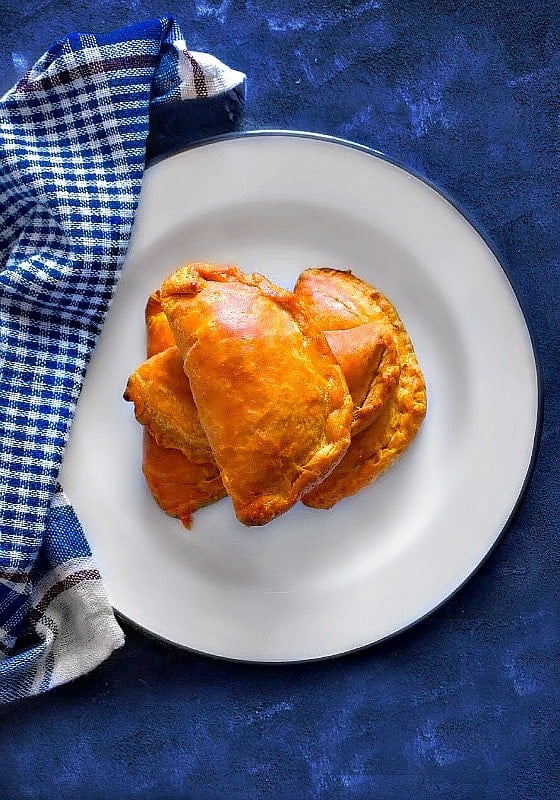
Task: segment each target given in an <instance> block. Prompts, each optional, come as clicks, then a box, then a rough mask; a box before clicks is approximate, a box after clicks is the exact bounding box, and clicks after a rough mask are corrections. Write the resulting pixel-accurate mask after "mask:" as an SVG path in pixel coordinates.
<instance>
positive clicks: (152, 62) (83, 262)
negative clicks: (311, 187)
mask: <svg viewBox="0 0 560 800" xmlns="http://www.w3.org/2000/svg"><path fill="white" fill-rule="evenodd" d="M243 93H244V76H243V75H242V74H241V73H239V72H236V71H234V70H230V69H229V68H228V67H226V66H225V65H224V64H221V63H220V62H219V61H217V60H216V59H215V58H213V57H211V56H208V55H205V54H200V53H198V54H194V53H190V52H188V51H187V49H186V45H185V42H184V41H183V38H182V34H181V32H180V30H179V28H178V26H177V24H176V23H175V21H174V20H173V19H172V18H171V17H165V18H162V19H155V20H150V21H147V22H144V23H140V24H138V25H134V26H131V27H128V28H124V29H122V30H118V31H115V32H113V33H110V34H104V35H91V34H71V35H70V36H68V37H66V38H64V39H63V40H61V41H59V42H58V43H57V44H55V45H54V46H53V47H52V48H51V49H50V50H49V51H48V52H47V53H46V54H45V55H44V56H43V57H42V58H41V59H40V60H39V61H38V62H37V64H36V65H35V66H34V67H33V68H32V69H31V70H30V72H29V73H28V74H27V75H26V76H25V77H24V78H23V79H22V80H21V81H20V82H19V83H18V84H17V85H16V86H15V87H14V88H13V89H11V90H10V91H9V92H8V93H7V94H6V95H5V96H4V97H3V98H2V99H1V100H0V220H1V225H0V398H1V402H0V702H2V701H4V702H7V701H10V700H14V699H18V698H21V697H26V696H29V695H33V694H36V693H39V692H42V691H45V690H46V689H49V688H50V687H52V686H55V685H57V684H60V683H63V682H65V681H68V680H70V679H72V678H75V677H77V676H78V675H81V674H84V673H85V672H87V671H89V670H91V669H93V668H94V667H95V666H97V665H98V664H99V663H100V662H101V661H102V660H103V659H105V658H106V657H107V656H108V655H109V654H110V653H111V652H112V651H113V650H115V649H116V648H118V647H120V646H121V645H122V644H123V634H122V631H121V629H120V628H119V626H118V625H117V623H116V621H115V618H114V616H113V613H112V609H111V607H110V604H109V602H108V599H107V596H106V594H105V591H104V587H103V583H102V580H101V578H100V575H99V572H98V571H97V568H96V566H95V564H94V562H93V560H92V557H91V553H90V550H89V547H88V545H87V542H86V540H85V537H84V534H83V531H82V529H81V528H80V524H79V522H78V520H77V519H76V516H75V515H74V512H73V510H72V508H71V506H70V505H69V504H68V502H67V501H66V499H65V497H64V494H63V493H62V491H61V490H60V488H59V487H58V486H57V475H58V472H59V468H60V464H61V461H62V455H63V451H64V445H65V442H66V438H67V434H68V430H69V426H70V424H71V421H72V417H73V414H74V409H75V404H76V401H77V398H78V395H79V392H80V388H81V384H82V381H83V378H84V374H85V370H86V367H87V363H88V358H89V355H90V353H91V350H92V348H93V346H94V344H95V342H96V340H97V337H98V335H99V333H100V330H101V327H102V325H103V321H104V318H105V315H106V312H107V309H108V305H109V303H110V301H111V297H112V295H113V291H114V288H115V285H116V282H117V280H118V277H119V272H120V268H121V266H122V263H123V260H124V258H125V255H126V251H127V246H128V242H129V238H130V233H131V227H132V223H133V217H134V212H135V209H136V206H137V202H138V198H139V193H140V186H141V181H142V175H143V171H144V167H145V163H146V157H147V155H148V157H150V158H153V157H157V156H158V155H162V154H163V153H164V152H166V151H169V150H170V149H174V148H176V147H178V146H179V145H181V146H184V145H186V144H188V143H190V142H192V141H193V140H194V139H196V138H202V137H204V136H206V135H211V134H216V133H223V132H226V131H228V130H232V129H233V128H234V127H235V126H236V124H237V122H238V120H239V117H240V110H241V108H242V104H243ZM191 109H192V112H191ZM167 110H169V115H167ZM148 132H149V137H148Z"/></svg>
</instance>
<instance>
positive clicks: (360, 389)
mask: <svg viewBox="0 0 560 800" xmlns="http://www.w3.org/2000/svg"><path fill="white" fill-rule="evenodd" d="M162 295H163V298H162ZM145 321H146V331H147V354H148V356H149V357H148V360H147V361H145V362H144V363H143V364H141V365H140V366H139V367H138V368H137V370H135V372H134V373H133V374H132V375H131V376H130V378H129V381H128V384H127V388H126V391H125V399H127V400H131V401H132V402H133V403H134V410H135V415H136V417H137V419H138V421H139V422H140V423H141V424H142V425H144V446H143V461H142V468H143V472H144V475H145V478H146V482H147V484H148V487H149V488H150V491H151V492H152V495H153V497H154V499H155V500H156V502H157V503H158V504H159V505H160V507H161V508H162V509H163V510H164V511H165V512H167V513H168V514H170V515H172V516H176V517H178V518H179V519H181V521H182V522H183V524H184V525H185V526H186V527H190V525H191V521H192V514H193V512H194V511H196V510H197V509H198V508H200V507H202V506H204V505H207V504H209V503H212V502H214V501H215V500H218V499H220V498H222V497H224V496H225V495H226V494H227V493H229V494H230V495H231V498H232V501H233V504H234V509H235V511H236V513H237V515H238V517H239V519H240V520H241V521H242V522H244V523H245V524H248V525H257V524H264V523H265V522H267V521H268V520H269V519H272V518H273V517H274V516H277V515H278V514H280V513H283V511H285V510H287V509H288V508H289V507H290V506H291V505H293V503H294V502H295V501H296V500H297V499H298V497H301V499H302V501H303V502H304V503H305V504H306V505H308V506H312V507H316V508H330V507H331V506H332V505H334V504H335V503H336V502H338V501H339V500H340V499H342V498H343V497H346V496H348V495H351V494H354V493H355V492H357V491H358V490H359V489H361V488H363V487H364V486H366V485H367V484H368V483H370V482H371V481H373V480H375V478H377V477H378V476H379V475H380V474H381V473H382V472H383V471H384V470H386V469H387V468H388V467H389V466H390V465H391V464H392V463H393V462H394V461H395V459H396V458H397V457H398V456H399V455H400V453H402V452H403V451H404V450H405V449H406V447H407V446H408V445H409V444H410V442H411V441H412V439H413V438H414V436H415V435H416V432H417V430H418V428H419V426H420V424H421V422H422V419H423V417H424V414H425V411H426V391H425V385H424V379H423V376H422V373H421V371H420V367H419V365H418V361H417V359H416V356H415V354H414V349H413V347H412V343H411V341H410V338H409V336H408V334H407V333H406V331H405V329H404V326H403V324H402V322H401V320H400V318H399V316H398V314H397V312H396V309H395V308H394V306H393V305H392V304H391V303H390V301H389V300H388V299H387V298H386V297H385V296H384V295H382V294H381V293H380V292H379V291H377V290H376V289H374V287H372V286H370V285H369V284H367V283H365V282H364V281H362V280H360V279H359V278H357V277H356V276H354V275H352V274H351V273H350V272H342V271H339V270H333V269H308V270H306V271H305V272H303V273H302V274H301V276H300V278H299V280H298V282H297V284H296V287H295V289H294V292H293V293H290V292H286V291H285V290H283V289H280V288H279V287H277V286H274V284H271V283H270V282H269V281H267V280H266V279H265V278H263V277H262V276H258V275H253V276H247V275H244V273H242V272H241V271H240V270H238V269H237V268H236V267H234V266H230V265H225V266H223V265H222V266H217V265H210V264H189V265H186V266H185V267H183V268H181V269H179V270H177V271H176V272H175V273H173V274H172V275H171V276H170V277H169V278H168V279H167V281H165V282H164V286H163V287H162V291H160V290H158V291H156V292H154V293H153V294H152V295H151V296H150V297H149V299H148V302H147V305H146V315H145ZM170 321H171V324H170ZM320 330H322V331H323V333H324V338H323V337H322V336H321V333H320ZM325 343H326V344H327V345H328V347H327V348H326V349H325ZM303 356H305V357H303ZM333 358H334V362H333ZM336 365H338V367H339V368H340V371H339V370H337V369H333V367H335V366H336ZM340 373H342V376H343V377H342V378H341V374H340ZM333 376H334V377H333ZM192 377H194V385H195V387H196V389H195V394H196V395H197V397H198V398H200V399H199V400H197V399H195V395H194V394H193V390H192V387H191V380H192ZM326 379H327V383H328V382H329V381H330V387H327V383H325V380H326ZM333 381H334V382H333ZM321 392H322V394H321ZM198 403H200V404H201V408H202V413H200V411H199V406H198V405H197V404H198ZM349 408H350V412H349ZM349 413H350V416H349ZM205 419H206V423H205V422H204V420H205ZM321 431H322V432H321ZM349 434H350V436H351V441H350V443H349V444H348V442H349ZM337 437H338V438H337ZM215 448H216V449H217V451H218V457H219V458H220V461H221V465H220V466H219V465H218V463H217V460H216V458H215ZM222 465H223V466H222ZM223 473H224V474H223ZM224 483H225V484H226V485H224ZM226 486H227V491H226Z"/></svg>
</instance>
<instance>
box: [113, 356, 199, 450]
mask: <svg viewBox="0 0 560 800" xmlns="http://www.w3.org/2000/svg"><path fill="white" fill-rule="evenodd" d="M124 399H125V400H129V401H131V402H132V403H134V413H135V415H136V419H137V420H138V422H139V423H140V424H141V425H144V426H145V427H146V429H147V430H148V431H149V432H150V433H151V435H152V436H153V437H154V439H155V440H156V442H157V443H158V444H159V445H161V446H162V447H173V448H175V449H177V450H180V451H181V452H182V453H184V455H186V456H187V457H188V458H190V459H192V460H193V461H195V462H199V463H204V462H207V461H209V460H210V461H211V460H212V458H213V456H212V450H211V449H210V445H209V443H208V439H207V437H206V434H205V432H204V430H203V428H202V425H201V424H200V419H199V416H198V411H197V408H196V405H195V403H194V400H193V396H192V392H191V387H190V385H189V381H188V380H187V378H186V377H185V373H184V371H183V358H182V356H181V353H180V351H179V348H178V347H168V348H167V349H166V350H164V351H163V352H161V353H156V354H155V355H153V356H152V357H151V358H149V359H148V360H147V361H144V363H143V364H141V365H140V366H139V367H138V368H137V369H136V370H134V372H133V373H132V374H131V376H130V377H129V379H128V382H127V385H126V389H125V392H124Z"/></svg>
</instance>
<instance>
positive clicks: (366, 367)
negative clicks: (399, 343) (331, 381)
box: [325, 321, 400, 436]
mask: <svg viewBox="0 0 560 800" xmlns="http://www.w3.org/2000/svg"><path fill="white" fill-rule="evenodd" d="M325 336H326V339H327V342H328V343H329V347H330V348H331V350H332V352H333V354H334V356H335V358H336V360H337V361H338V363H339V364H340V366H341V367H342V372H343V373H344V377H345V378H346V382H347V384H348V389H349V391H350V394H351V395H352V400H353V401H354V414H353V417H352V428H351V433H352V436H355V435H356V434H357V433H359V432H360V431H362V430H363V429H364V428H366V427H367V426H368V425H370V424H371V423H372V422H373V420H374V419H375V418H376V417H377V416H378V414H379V413H380V411H381V409H382V408H383V405H384V403H385V401H386V400H387V398H388V397H389V395H390V394H391V392H392V391H393V389H394V388H395V386H396V385H397V382H398V380H399V374H400V366H399V362H398V355H397V348H396V346H395V343H394V341H393V335H392V332H391V330H390V329H389V327H388V326H387V325H385V324H382V323H380V322H379V321H376V322H366V323H365V324H364V325H357V326H356V327H355V328H348V329H342V330H333V331H325Z"/></svg>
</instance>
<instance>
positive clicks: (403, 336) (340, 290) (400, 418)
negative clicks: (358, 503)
mask: <svg viewBox="0 0 560 800" xmlns="http://www.w3.org/2000/svg"><path fill="white" fill-rule="evenodd" d="M294 293H295V295H296V296H297V297H299V298H300V299H302V300H303V301H304V302H305V304H306V306H307V308H308V309H309V310H310V311H311V313H312V314H313V316H314V318H315V319H316V320H318V322H319V325H320V326H321V327H323V328H325V329H333V328H338V329H341V328H344V329H349V328H355V327H357V326H361V325H364V324H367V323H368V322H374V323H378V324H380V325H381V326H383V325H385V326H389V327H388V328H385V330H389V331H390V332H391V335H392V339H393V342H394V346H395V349H396V353H397V360H398V365H399V377H398V381H397V382H396V384H395V385H394V386H393V387H392V389H391V391H390V392H389V394H388V396H387V397H386V398H385V400H384V402H383V404H382V406H381V411H380V413H379V414H378V415H377V417H376V418H375V419H374V421H373V422H372V423H371V424H370V425H369V426H368V427H366V428H365V429H362V430H361V432H360V433H358V434H357V435H356V436H354V437H353V438H352V442H351V445H350V447H349V448H348V451H347V452H346V454H345V456H344V457H343V459H342V460H341V462H340V463H339V464H338V466H337V467H336V468H335V469H334V470H333V471H332V472H331V473H330V475H328V476H327V478H325V480H324V481H323V482H322V483H321V484H320V485H318V486H316V487H315V488H313V489H311V490H310V491H309V492H307V493H306V494H305V496H304V497H303V498H302V500H303V502H304V503H305V504H306V505H308V506H312V507H314V508H330V507H331V506H333V505H334V504H335V503H336V502H338V501H339V500H340V499H342V498H343V497H347V496H349V495H352V494H354V493H355V492H357V491H358V490H359V489H361V488H363V487H364V486H366V485H367V484H368V483H370V482H371V481H373V480H375V478H377V477H378V476H379V475H380V474H381V473H382V472H384V471H385V470H386V469H387V468H388V467H389V466H390V465H391V464H392V463H393V462H394V461H395V459H396V458H397V457H398V456H399V455H400V454H401V453H402V452H403V451H404V450H405V449H406V447H408V445H409V444H410V442H411V441H412V440H413V439H414V437H415V435H416V433H417V431H418V429H419V427H420V425H421V423H422V420H423V419H424V416H425V413H426V387H425V382H424V378H423V375H422V372H421V370H420V366H419V364H418V360H417V358H416V355H415V353H414V348H413V346H412V342H411V341H410V337H409V336H408V334H407V332H406V330H405V328H404V326H403V324H402V321H401V319H400V317H399V315H398V313H397V311H396V309H395V308H394V306H393V305H392V303H391V302H390V301H389V300H388V299H387V298H386V297H385V296H384V295H383V294H382V293H381V292H379V291H378V290H377V289H375V288H374V287H372V286H370V285H369V284H367V283H366V282H365V281H362V280H361V279H360V278H357V277H356V276H354V275H352V273H350V272H342V271H339V270H333V269H309V270H306V271H305V272H303V273H302V274H301V276H300V278H299V279H298V282H297V284H296V286H295V289H294Z"/></svg>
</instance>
